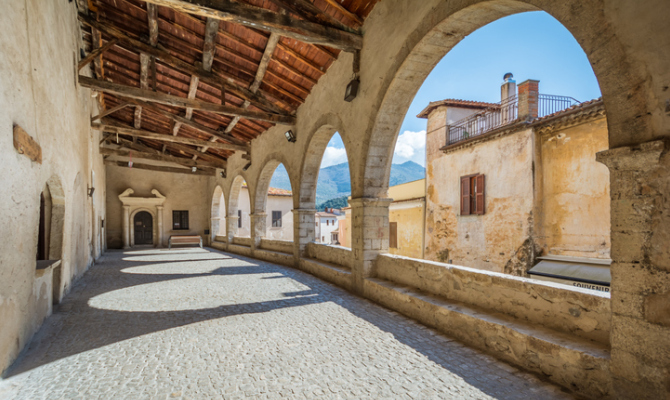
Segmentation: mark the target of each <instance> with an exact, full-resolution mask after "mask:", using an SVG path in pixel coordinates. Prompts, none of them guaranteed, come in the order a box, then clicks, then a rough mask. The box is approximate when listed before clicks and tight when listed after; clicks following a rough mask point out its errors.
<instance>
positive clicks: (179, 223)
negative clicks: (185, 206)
mask: <svg viewBox="0 0 670 400" xmlns="http://www.w3.org/2000/svg"><path fill="white" fill-rule="evenodd" d="M188 229H189V227H188V211H177V210H173V211H172V230H174V231H183V230H188Z"/></svg>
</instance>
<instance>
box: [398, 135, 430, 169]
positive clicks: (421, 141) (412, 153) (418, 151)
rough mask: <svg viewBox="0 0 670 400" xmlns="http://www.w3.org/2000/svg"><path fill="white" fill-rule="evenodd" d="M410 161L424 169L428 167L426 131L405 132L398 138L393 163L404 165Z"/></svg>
mask: <svg viewBox="0 0 670 400" xmlns="http://www.w3.org/2000/svg"><path fill="white" fill-rule="evenodd" d="M410 160H411V161H414V162H415V163H417V164H419V165H421V166H423V167H425V166H426V131H420V132H412V131H405V132H403V133H402V134H401V135H400V136H398V140H397V141H396V144H395V151H394V152H393V163H394V164H402V163H404V162H407V161H410Z"/></svg>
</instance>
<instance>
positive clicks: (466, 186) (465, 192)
mask: <svg viewBox="0 0 670 400" xmlns="http://www.w3.org/2000/svg"><path fill="white" fill-rule="evenodd" d="M461 215H470V178H469V177H464V178H461Z"/></svg>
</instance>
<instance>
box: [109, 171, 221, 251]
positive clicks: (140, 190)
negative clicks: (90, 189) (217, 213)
mask: <svg viewBox="0 0 670 400" xmlns="http://www.w3.org/2000/svg"><path fill="white" fill-rule="evenodd" d="M208 183H209V178H208V177H206V176H197V175H188V174H175V173H168V172H158V171H148V170H142V169H137V168H125V167H118V166H114V165H107V244H108V246H109V247H110V248H117V249H118V248H121V247H123V223H122V219H123V204H122V203H121V201H120V200H119V195H120V194H121V193H123V192H124V191H125V190H126V189H128V188H131V189H133V190H134V191H135V193H134V194H133V195H132V196H133V197H154V195H153V194H152V193H151V190H153V189H156V190H158V191H159V192H160V193H161V194H162V195H163V196H165V203H163V207H164V208H163V211H162V212H163V243H161V246H163V247H167V246H168V238H169V237H170V236H171V235H199V236H201V237H202V238H203V241H205V243H206V240H207V235H205V229H209V226H210V222H211V221H210V219H211V215H210V209H209V208H205V207H203V206H202V205H201V204H204V203H205V201H207V199H211V194H210V193H209V189H208ZM173 210H188V217H189V229H188V230H172V211H173ZM157 223H158V221H157V220H156V219H154V220H153V224H154V226H157V225H156V224H157ZM131 229H133V228H132V221H131ZM157 240H158V238H157V237H154V244H155V245H156V244H158V243H157ZM131 245H132V243H131Z"/></svg>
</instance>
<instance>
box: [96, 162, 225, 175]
mask: <svg viewBox="0 0 670 400" xmlns="http://www.w3.org/2000/svg"><path fill="white" fill-rule="evenodd" d="M105 164H106V165H113V166H115V167H125V168H128V162H127V161H114V160H105ZM133 168H135V169H145V170H148V171H157V172H169V173H173V174H187V175H202V176H214V175H216V171H215V170H213V169H211V168H204V169H201V168H198V169H197V170H196V171H195V172H193V171H191V170H190V169H186V168H174V167H163V166H159V165H151V164H139V163H133Z"/></svg>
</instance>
